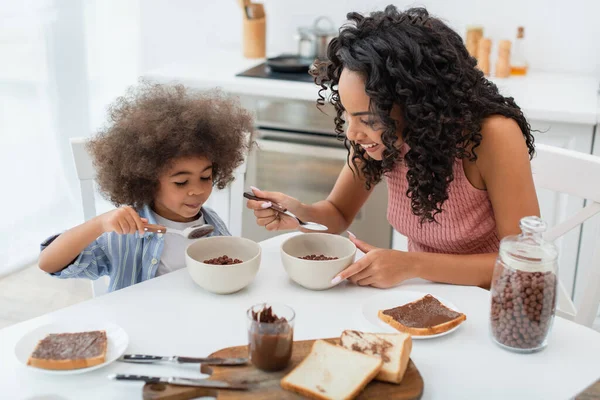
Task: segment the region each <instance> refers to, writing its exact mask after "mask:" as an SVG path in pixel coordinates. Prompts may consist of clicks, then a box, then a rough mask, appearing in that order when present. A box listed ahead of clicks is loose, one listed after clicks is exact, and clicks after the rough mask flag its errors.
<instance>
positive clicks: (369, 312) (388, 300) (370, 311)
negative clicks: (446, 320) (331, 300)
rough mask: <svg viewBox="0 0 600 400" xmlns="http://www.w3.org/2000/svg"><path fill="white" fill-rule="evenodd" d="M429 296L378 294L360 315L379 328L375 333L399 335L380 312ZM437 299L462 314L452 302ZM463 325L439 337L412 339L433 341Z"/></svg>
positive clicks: (415, 293) (409, 292)
mask: <svg viewBox="0 0 600 400" xmlns="http://www.w3.org/2000/svg"><path fill="white" fill-rule="evenodd" d="M427 294H429V293H423V292H413V291H409V290H393V291H389V292H384V293H380V294H377V295H375V296H373V297H371V298H369V299H368V300H367V301H366V302H365V303H364V304H363V305H362V308H361V310H360V313H361V315H362V317H363V318H364V319H365V320H366V321H367V322H369V323H370V324H371V325H372V326H373V327H374V328H375V327H376V328H377V329H376V330H374V331H373V332H381V333H397V332H398V331H397V330H395V329H394V328H392V327H391V326H389V325H388V324H386V323H385V322H383V321H382V320H380V319H379V317H378V316H377V314H378V312H379V310H385V309H388V308H394V307H399V306H402V305H404V304H406V303H410V302H412V301H415V300H418V299H420V298H421V297H423V296H426V295H427ZM432 296H433V295H432ZM435 298H436V299H438V300H439V301H440V302H441V303H442V304H443V305H445V306H446V307H448V308H450V309H452V310H454V311H457V312H460V311H459V309H458V308H456V306H455V305H454V304H452V303H451V302H449V301H448V300H446V299H444V298H441V297H439V296H435ZM461 325H462V323H461V324H459V325H457V326H455V327H454V328H452V329H450V330H448V331H446V332H442V333H438V334H437V335H429V336H413V337H412V338H413V339H433V338H436V337H440V336H444V335H447V334H449V333H450V332H453V331H455V330H456V329H458V327H459V326H461Z"/></svg>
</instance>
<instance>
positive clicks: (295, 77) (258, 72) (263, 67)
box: [236, 62, 314, 82]
mask: <svg viewBox="0 0 600 400" xmlns="http://www.w3.org/2000/svg"><path fill="white" fill-rule="evenodd" d="M236 76H244V77H248V78H261V79H277V80H284V81H296V82H314V78H313V77H312V76H310V75H309V74H308V68H306V70H304V69H303V70H302V72H290V71H289V70H288V71H286V72H280V71H274V70H273V69H272V68H271V67H270V66H269V65H268V64H267V63H266V62H264V63H262V64H259V65H257V66H255V67H252V68H250V69H247V70H246V71H243V72H241V73H239V74H237V75H236Z"/></svg>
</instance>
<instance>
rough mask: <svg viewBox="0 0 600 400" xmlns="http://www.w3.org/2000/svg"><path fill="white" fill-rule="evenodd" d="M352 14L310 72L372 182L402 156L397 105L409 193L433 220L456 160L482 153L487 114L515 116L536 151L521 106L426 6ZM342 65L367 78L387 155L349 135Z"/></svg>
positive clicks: (417, 209)
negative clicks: (369, 151) (369, 152)
mask: <svg viewBox="0 0 600 400" xmlns="http://www.w3.org/2000/svg"><path fill="white" fill-rule="evenodd" d="M347 18H348V20H349V23H348V24H346V25H344V26H342V28H341V29H340V32H339V36H338V37H336V38H334V39H332V41H331V42H330V44H329V47H328V50H327V56H328V59H329V60H328V61H325V62H320V63H317V64H316V65H315V68H313V70H312V71H311V73H312V75H313V76H314V77H315V83H316V84H317V85H320V86H321V89H320V90H319V99H318V100H317V103H318V105H319V106H323V105H324V104H325V102H326V101H328V102H330V103H331V104H333V106H334V107H335V109H336V112H337V116H336V117H335V119H334V122H335V130H336V133H337V134H338V136H340V137H343V138H344V142H345V145H346V148H347V149H348V152H349V153H348V165H349V166H350V167H351V168H352V166H354V168H353V171H358V172H359V173H361V174H362V175H363V176H364V178H365V180H366V187H367V189H369V188H371V186H373V185H375V184H377V183H378V182H379V181H380V180H381V178H382V176H383V175H384V174H386V173H387V172H390V171H391V170H392V169H393V168H394V166H395V165H396V163H397V162H401V161H402V160H401V157H400V153H399V149H398V148H397V147H396V146H395V145H394V144H395V143H396V142H397V140H398V135H397V128H396V124H395V122H394V120H393V119H392V118H391V117H390V112H391V110H392V107H393V106H394V104H397V105H399V106H400V108H401V110H402V116H403V129H402V132H401V135H402V137H401V139H402V141H403V142H404V143H406V144H408V146H409V147H410V150H409V151H408V152H407V154H406V155H405V157H404V160H403V161H404V162H405V163H406V165H407V167H408V172H407V180H408V190H407V193H406V195H407V196H408V197H410V199H411V208H412V212H413V213H414V214H415V215H417V216H419V217H420V219H421V222H431V221H435V215H436V214H438V213H440V212H441V211H442V204H443V203H444V201H446V200H447V199H448V184H449V183H450V182H451V181H452V180H453V179H454V175H453V164H454V161H455V159H457V158H459V159H464V158H469V159H470V160H473V161H474V160H476V159H477V154H476V152H475V150H476V148H477V147H478V146H479V145H480V143H481V140H482V136H481V125H482V122H483V120H484V119H485V118H486V117H488V116H490V115H493V114H499V115H503V116H505V117H508V118H512V119H514V120H515V121H516V122H517V124H518V125H519V127H520V128H521V131H522V132H523V136H524V138H525V142H526V145H527V147H528V149H529V154H530V156H533V154H534V147H533V141H534V139H533V135H532V134H531V131H530V126H529V123H528V122H527V120H526V119H525V117H524V116H523V113H522V112H521V109H520V108H519V107H518V106H517V104H516V103H515V101H514V100H513V98H511V97H504V96H502V95H501V94H500V93H499V92H498V88H497V87H496V85H494V84H493V83H491V82H490V81H488V80H487V79H486V78H485V76H484V75H483V73H482V72H481V71H480V70H478V69H477V68H476V64H477V61H476V60H475V58H473V57H471V56H469V53H468V52H467V49H466V48H465V46H464V44H463V41H462V39H461V37H460V36H459V35H458V34H457V33H456V32H454V31H453V30H452V29H450V28H449V27H448V26H447V25H446V24H444V23H443V22H442V21H440V20H439V19H437V18H434V17H431V16H430V15H429V14H428V12H427V10H425V9H424V8H411V9H409V10H407V11H405V12H399V11H398V10H397V9H396V7H395V6H393V5H389V6H387V7H386V9H385V11H378V12H373V13H371V14H370V16H363V15H361V14H359V13H356V12H351V13H349V14H348V15H347ZM344 68H348V69H349V70H352V71H354V72H357V73H360V74H361V75H362V76H364V78H365V92H366V94H367V95H368V96H369V97H370V100H371V103H370V110H369V111H370V112H371V113H373V114H374V115H376V116H377V117H378V119H379V121H378V122H380V124H381V126H382V130H383V132H382V136H381V139H382V142H383V144H384V145H385V150H384V152H383V159H382V160H381V161H377V160H373V159H370V158H369V157H368V156H365V150H363V149H362V148H361V147H360V146H358V145H357V144H355V143H352V142H350V141H349V140H348V139H347V138H346V137H345V135H344V129H343V128H344V124H345V121H344V118H343V113H344V108H343V105H342V104H341V103H340V97H339V93H338V91H337V85H338V83H339V79H340V75H341V73H342V70H343V69H344ZM328 90H330V91H331V92H330V95H329V96H330V97H328V98H327V99H326V98H325V95H326V92H327V91H328ZM351 147H352V150H353V156H352V159H350V154H351V153H350V149H351ZM350 163H351V164H352V165H350ZM359 165H360V167H359Z"/></svg>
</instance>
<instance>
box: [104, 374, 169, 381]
mask: <svg viewBox="0 0 600 400" xmlns="http://www.w3.org/2000/svg"><path fill="white" fill-rule="evenodd" d="M109 378H110V379H114V380H116V381H144V382H146V383H160V378H156V377H152V376H146V375H129V374H114V375H110V376H109Z"/></svg>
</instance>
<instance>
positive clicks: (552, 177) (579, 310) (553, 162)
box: [531, 144, 600, 327]
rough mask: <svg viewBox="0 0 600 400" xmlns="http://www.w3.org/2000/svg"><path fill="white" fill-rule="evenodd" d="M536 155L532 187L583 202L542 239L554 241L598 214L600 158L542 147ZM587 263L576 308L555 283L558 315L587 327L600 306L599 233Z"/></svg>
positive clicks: (599, 208) (551, 147) (532, 164)
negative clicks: (582, 288) (590, 262)
mask: <svg viewBox="0 0 600 400" xmlns="http://www.w3.org/2000/svg"><path fill="white" fill-rule="evenodd" d="M536 153H537V154H536V156H535V157H534V159H533V160H532V162H531V167H532V171H533V179H534V181H535V185H536V187H538V188H545V189H549V190H553V191H556V192H560V193H565V194H569V195H573V196H577V197H580V198H583V199H586V200H587V204H586V206H585V207H584V208H582V209H581V210H580V211H579V212H577V213H576V214H575V215H573V216H571V217H569V218H567V219H566V220H564V221H563V222H561V223H559V224H558V225H556V226H554V227H552V228H551V229H549V230H548V231H547V232H546V235H545V239H547V240H550V241H554V240H556V239H557V238H559V237H561V236H563V235H565V234H566V233H567V232H569V231H571V230H572V229H574V228H576V227H578V226H579V225H581V224H582V223H584V222H585V221H587V220H588V219H590V218H591V217H593V216H594V215H596V214H598V213H600V184H598V182H600V157H596V156H592V155H590V154H584V153H580V152H576V151H572V150H566V149H562V148H558V147H553V146H547V145H542V144H536ZM591 261H592V264H591V265H592V268H590V271H589V273H588V276H587V277H586V279H585V280H584V281H585V282H586V286H585V288H584V290H583V295H582V297H581V303H580V304H579V307H575V304H574V303H573V301H572V300H571V298H570V296H569V294H568V293H567V291H566V290H565V288H564V286H563V285H562V283H559V298H558V310H557V314H558V315H560V316H562V317H565V318H568V319H571V320H573V321H575V322H577V323H580V324H582V325H586V326H590V327H591V326H592V324H593V322H594V320H595V318H596V315H597V312H598V305H599V304H600V233H599V235H598V237H597V238H596V246H595V249H594V255H593V258H592V260H591ZM559 282H560V280H559Z"/></svg>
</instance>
